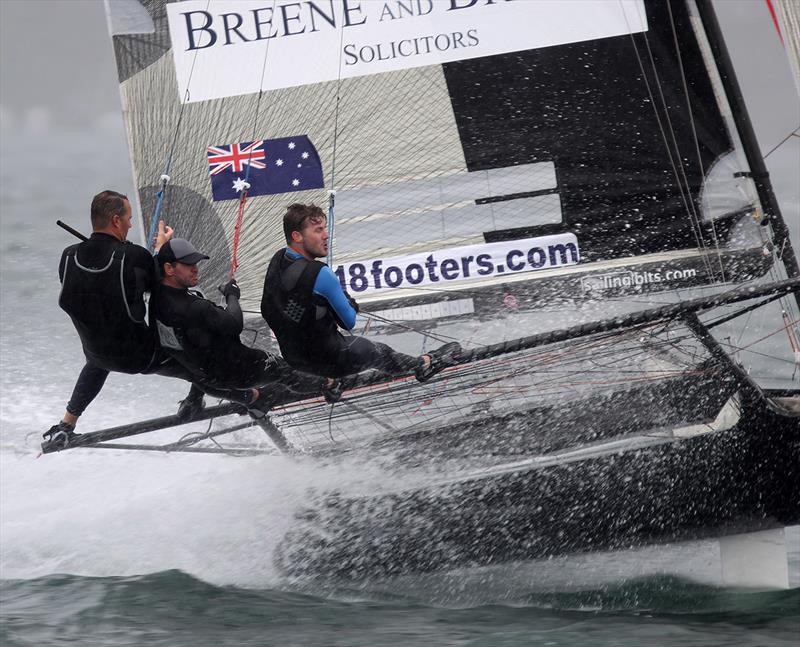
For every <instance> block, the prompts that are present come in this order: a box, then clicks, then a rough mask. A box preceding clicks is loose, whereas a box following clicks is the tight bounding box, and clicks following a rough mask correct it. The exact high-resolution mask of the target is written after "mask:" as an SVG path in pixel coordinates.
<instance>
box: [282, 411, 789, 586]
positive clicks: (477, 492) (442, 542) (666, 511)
mask: <svg viewBox="0 0 800 647" xmlns="http://www.w3.org/2000/svg"><path fill="white" fill-rule="evenodd" d="M742 413H743V415H742V416H741V418H740V419H739V421H738V422H737V423H736V424H735V425H733V426H732V427H730V428H729V429H727V430H724V431H718V432H710V433H706V434H698V435H695V436H691V437H685V438H674V439H672V440H671V441H669V442H663V443H660V444H656V445H653V446H650V447H646V448H641V447H638V448H634V449H630V450H623V449H621V450H619V451H615V452H611V453H607V454H605V455H601V456H594V457H591V458H586V459H584V460H568V461H563V462H560V463H559V462H558V461H556V462H555V463H554V464H550V465H545V466H541V465H532V466H528V467H524V466H519V467H518V468H517V469H513V468H512V469H509V470H508V471H500V472H497V471H496V472H493V473H491V474H489V475H486V476H483V477H476V478H472V479H466V480H461V481H458V482H455V483H449V484H448V483H444V484H438V485H433V486H428V487H423V488H420V489H416V490H415V489H411V490H405V491H403V492H397V493H390V494H385V495H380V496H370V497H355V498H345V497H340V496H329V497H327V498H326V499H325V501H324V502H321V504H320V506H319V507H318V508H317V509H316V511H315V512H314V513H313V514H310V515H309V514H306V515H305V516H304V518H303V520H298V525H297V526H296V527H295V528H294V529H293V530H292V531H291V532H290V533H289V534H288V535H287V536H286V537H285V538H284V541H283V542H282V544H281V546H280V548H279V550H278V551H277V553H276V558H275V559H276V564H277V566H278V568H279V569H280V570H281V571H282V572H284V573H285V574H287V575H292V576H313V577H320V576H321V577H331V578H336V579H363V578H378V579H382V578H386V577H395V576H401V575H408V574H414V573H431V572H437V571H447V570H450V569H454V568H461V567H474V566H488V565H495V564H502V563H506V562H514V561H520V560H535V559H542V558H548V557H552V556H560V555H566V554H571V553H586V552H592V551H608V550H617V549H629V548H633V547H636V546H643V545H650V544H658V543H664V542H673V541H680V540H687V539H703V538H711V537H720V536H725V535H733V534H741V533H746V532H753V531H760V530H765V529H770V528H777V527H782V526H787V525H791V524H796V523H800V424H798V420H799V419H798V418H797V417H792V416H789V415H784V414H782V413H779V412H776V411H774V410H773V409H772V408H770V406H769V405H768V403H767V401H766V400H765V399H760V400H750V401H746V402H744V404H743V412H742Z"/></svg>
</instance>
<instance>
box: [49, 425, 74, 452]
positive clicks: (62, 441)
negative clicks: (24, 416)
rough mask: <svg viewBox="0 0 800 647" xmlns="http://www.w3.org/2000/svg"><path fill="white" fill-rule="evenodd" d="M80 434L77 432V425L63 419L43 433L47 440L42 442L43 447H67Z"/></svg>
mask: <svg viewBox="0 0 800 647" xmlns="http://www.w3.org/2000/svg"><path fill="white" fill-rule="evenodd" d="M79 436H80V434H76V433H75V425H71V424H69V423H68V422H64V421H63V420H62V421H61V422H59V423H58V424H57V425H53V426H52V427H50V429H48V430H47V431H45V432H44V433H43V434H42V438H44V439H45V442H43V443H42V449H44V447H45V446H51V447H56V448H58V449H65V448H66V447H68V446H69V444H70V442H72V441H73V440H75V439H76V438H78V437H79Z"/></svg>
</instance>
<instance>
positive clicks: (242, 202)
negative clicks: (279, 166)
mask: <svg viewBox="0 0 800 647" xmlns="http://www.w3.org/2000/svg"><path fill="white" fill-rule="evenodd" d="M272 12H273V13H275V0H272ZM270 42H271V39H267V44H266V46H265V47H264V60H263V61H262V62H261V79H260V80H259V83H258V99H257V100H256V109H255V113H254V114H253V139H252V140H251V142H250V145H249V147H250V152H249V155H248V156H247V161H246V162H244V164H246V166H247V169H246V170H245V172H244V181H243V182H242V185H241V192H242V195H241V196H240V197H239V207H238V210H237V213H236V225H235V226H234V230H233V248H232V250H231V271H230V275H229V278H230V279H233V278H234V277H235V276H236V270H238V269H239V256H238V255H239V241H240V240H241V235H242V224H243V223H244V210H245V206H246V205H247V196H248V191H249V190H250V182H249V180H250V169H252V167H253V164H252V162H253V152H254V151H255V149H256V148H258V146H256V145H255V144H256V142H257V141H258V140H257V139H256V137H257V133H258V114H259V112H260V111H261V100H262V98H263V97H264V76H265V75H266V72H267V58H268V57H269V46H270ZM262 144H263V140H262Z"/></svg>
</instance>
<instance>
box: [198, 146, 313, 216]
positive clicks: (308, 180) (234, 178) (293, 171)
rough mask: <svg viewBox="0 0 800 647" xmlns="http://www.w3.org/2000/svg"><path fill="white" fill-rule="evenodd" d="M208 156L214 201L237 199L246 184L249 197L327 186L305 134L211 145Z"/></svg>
mask: <svg viewBox="0 0 800 647" xmlns="http://www.w3.org/2000/svg"><path fill="white" fill-rule="evenodd" d="M207 155H208V172H209V176H210V177H211V193H212V195H213V197H214V200H236V199H238V198H239V197H240V196H241V191H242V190H243V189H244V187H245V182H249V183H250V188H249V189H248V192H247V193H248V195H250V196H255V195H271V194H275V193H288V192H290V191H306V190H308V189H318V188H320V187H324V186H325V181H324V179H323V176H322V163H321V162H320V159H319V154H318V153H317V149H316V148H314V145H313V144H312V143H311V140H310V139H309V138H308V136H306V135H297V136H295V137H281V138H279V139H263V140H258V141H254V142H240V143H237V144H226V145H224V146H209V147H208V151H207ZM248 169H249V170H248Z"/></svg>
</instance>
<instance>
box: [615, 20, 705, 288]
mask: <svg viewBox="0 0 800 647" xmlns="http://www.w3.org/2000/svg"><path fill="white" fill-rule="evenodd" d="M637 11H638V5H637ZM623 16H624V17H625V22H626V24H627V25H628V31H629V33H630V39H631V44H632V45H633V51H634V54H635V55H636V61H637V63H638V65H639V70H640V71H641V73H642V80H643V82H644V84H645V88H647V94H648V96H649V98H650V103H651V104H652V106H653V114H654V116H655V118H656V123H657V124H658V129H659V132H660V134H661V138H662V141H663V142H664V148H665V150H666V153H667V158H668V160H669V164H670V166H671V167H672V172H673V174H674V176H675V180H676V183H677V187H678V191H679V193H680V197H681V201H682V202H683V205H684V209H685V210H686V213H687V215H688V216H689V221H690V223H691V225H692V232H693V233H694V237H695V242H696V243H697V248H698V249H699V250H702V251H705V245H704V243H703V238H702V230H701V229H700V223H699V221H698V220H697V216H696V214H695V213H694V212H693V205H692V206H691V207H690V203H691V189H690V188H686V187H684V185H683V183H682V182H681V177H680V176H681V174H680V172H679V171H678V165H679V162H680V150H679V149H678V146H677V141H676V140H675V134H674V130H673V128H672V122H671V120H670V118H669V110H668V106H667V104H666V100H665V98H664V94H663V92H661V90H660V87H659V96H660V98H661V106H662V107H663V109H664V113H665V117H666V120H667V123H668V125H669V131H670V134H671V135H672V142H673V144H675V155H676V157H677V162H676V160H675V158H673V150H672V148H671V146H670V142H669V139H668V137H667V129H666V128H665V127H664V124H663V123H662V120H661V115H659V112H658V102H657V101H656V98H655V96H654V94H653V90H652V88H651V87H650V81H648V79H647V72H646V70H645V67H644V63H643V62H642V57H641V56H640V54H639V48H638V47H637V45H636V39H635V37H634V34H633V32H632V31H631V29H630V24H629V23H628V17H627V15H626V14H625V12H624V11H623ZM642 18H643V19H644V17H642ZM643 38H644V41H645V46H646V48H647V51H648V55H649V58H650V65H651V67H652V69H653V75H654V76H655V78H656V81H657V82H658V81H659V77H658V73H657V71H656V69H655V61H654V60H653V53H652V51H651V50H650V41H649V40H648V38H647V36H646V35H645V36H644V37H643ZM656 85H659V83H656ZM684 178H685V174H684ZM685 188H686V189H687V190H688V192H689V193H688V197H687V195H686V193H685ZM703 263H704V265H705V267H706V270H707V271H708V273H709V275H710V276H712V277H713V276H714V270H713V268H712V266H711V262H710V261H709V260H708V258H707V257H706V256H705V255H703Z"/></svg>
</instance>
